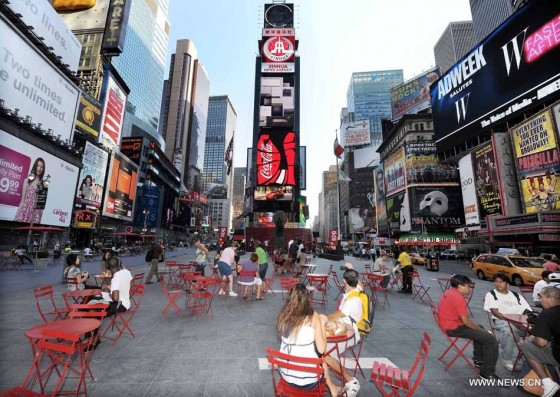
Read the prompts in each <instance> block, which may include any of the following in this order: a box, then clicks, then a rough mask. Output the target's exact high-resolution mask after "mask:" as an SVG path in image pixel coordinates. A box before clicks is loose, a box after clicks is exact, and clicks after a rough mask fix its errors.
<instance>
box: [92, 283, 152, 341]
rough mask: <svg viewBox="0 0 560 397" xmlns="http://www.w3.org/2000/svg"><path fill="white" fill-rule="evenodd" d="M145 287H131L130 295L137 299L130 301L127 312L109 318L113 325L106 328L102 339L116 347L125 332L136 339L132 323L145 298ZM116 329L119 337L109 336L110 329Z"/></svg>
mask: <svg viewBox="0 0 560 397" xmlns="http://www.w3.org/2000/svg"><path fill="white" fill-rule="evenodd" d="M144 287H145V286H144V285H134V286H131V287H130V294H131V295H133V294H134V296H136V299H134V300H132V299H131V300H130V309H128V310H127V311H126V312H121V313H116V314H115V315H114V316H111V317H109V318H110V320H111V323H110V324H108V325H107V328H105V331H103V332H102V333H101V338H106V339H110V340H112V341H113V346H115V345H116V344H117V341H118V340H119V339H120V338H121V336H122V335H123V334H124V333H125V332H126V333H127V334H129V335H130V336H132V337H133V338H135V337H136V335H135V334H134V331H132V328H131V327H130V323H131V322H132V319H133V318H134V316H135V315H136V312H138V309H139V308H140V301H141V298H142V296H144ZM115 328H116V329H117V336H115V337H114V338H113V337H109V336H107V333H108V332H109V329H111V330H114V329H115Z"/></svg>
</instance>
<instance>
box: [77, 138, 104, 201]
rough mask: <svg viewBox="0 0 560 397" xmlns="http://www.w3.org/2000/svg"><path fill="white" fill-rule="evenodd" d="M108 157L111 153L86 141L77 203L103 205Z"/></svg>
mask: <svg viewBox="0 0 560 397" xmlns="http://www.w3.org/2000/svg"><path fill="white" fill-rule="evenodd" d="M108 159H109V153H107V152H106V151H105V150H103V149H100V148H98V147H97V146H94V145H92V144H91V143H89V142H86V147H85V149H84V155H83V158H82V163H83V164H84V168H82V171H81V172H80V178H79V181H80V182H79V183H78V190H77V192H76V203H77V204H82V205H86V206H91V207H95V208H99V207H101V200H102V198H103V190H104V182H105V172H106V171H107V161H108Z"/></svg>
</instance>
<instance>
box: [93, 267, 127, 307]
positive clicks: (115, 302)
mask: <svg viewBox="0 0 560 397" xmlns="http://www.w3.org/2000/svg"><path fill="white" fill-rule="evenodd" d="M107 267H108V268H109V270H110V271H111V274H112V275H113V278H112V279H111V287H110V288H109V291H110V293H109V292H107V291H104V292H102V295H103V301H104V302H106V303H108V304H109V308H108V309H107V317H109V316H113V315H115V314H116V313H122V312H126V311H127V310H128V309H130V282H131V280H132V274H131V273H130V271H129V270H128V269H124V268H123V267H122V265H121V261H120V259H119V258H116V257H112V258H110V259H109V260H108V261H107ZM103 289H104V290H106V289H107V287H103ZM90 302H91V303H99V301H94V300H92V301H90Z"/></svg>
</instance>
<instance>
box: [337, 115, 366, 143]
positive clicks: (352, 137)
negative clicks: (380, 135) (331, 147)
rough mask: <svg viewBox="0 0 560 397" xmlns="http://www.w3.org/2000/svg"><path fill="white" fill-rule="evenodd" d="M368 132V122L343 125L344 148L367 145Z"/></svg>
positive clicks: (361, 121)
mask: <svg viewBox="0 0 560 397" xmlns="http://www.w3.org/2000/svg"><path fill="white" fill-rule="evenodd" d="M369 130H370V128H369V120H360V121H353V122H349V123H343V125H342V135H343V137H344V140H343V144H344V147H348V146H361V145H369V144H370V143H371V135H370V132H369Z"/></svg>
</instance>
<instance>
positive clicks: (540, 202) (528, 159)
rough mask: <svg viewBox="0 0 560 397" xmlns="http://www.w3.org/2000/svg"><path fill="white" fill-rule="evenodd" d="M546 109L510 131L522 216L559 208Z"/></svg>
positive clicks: (559, 173) (558, 168) (557, 166)
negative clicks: (522, 210)
mask: <svg viewBox="0 0 560 397" xmlns="http://www.w3.org/2000/svg"><path fill="white" fill-rule="evenodd" d="M553 125H554V123H553V119H552V111H551V109H550V108H548V109H546V110H544V111H542V112H540V113H538V114H536V115H535V116H533V117H531V118H530V119H528V120H526V121H524V122H523V123H521V124H519V125H516V126H515V127H513V128H511V129H510V132H511V136H512V140H513V151H514V153H515V158H516V164H517V172H518V174H519V178H520V185H521V192H522V196H523V200H522V201H523V207H524V211H525V213H532V212H537V211H546V210H555V209H560V183H557V182H558V178H559V177H560V159H559V154H558V153H559V150H558V139H557V137H556V134H555V132H554V126H553Z"/></svg>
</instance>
